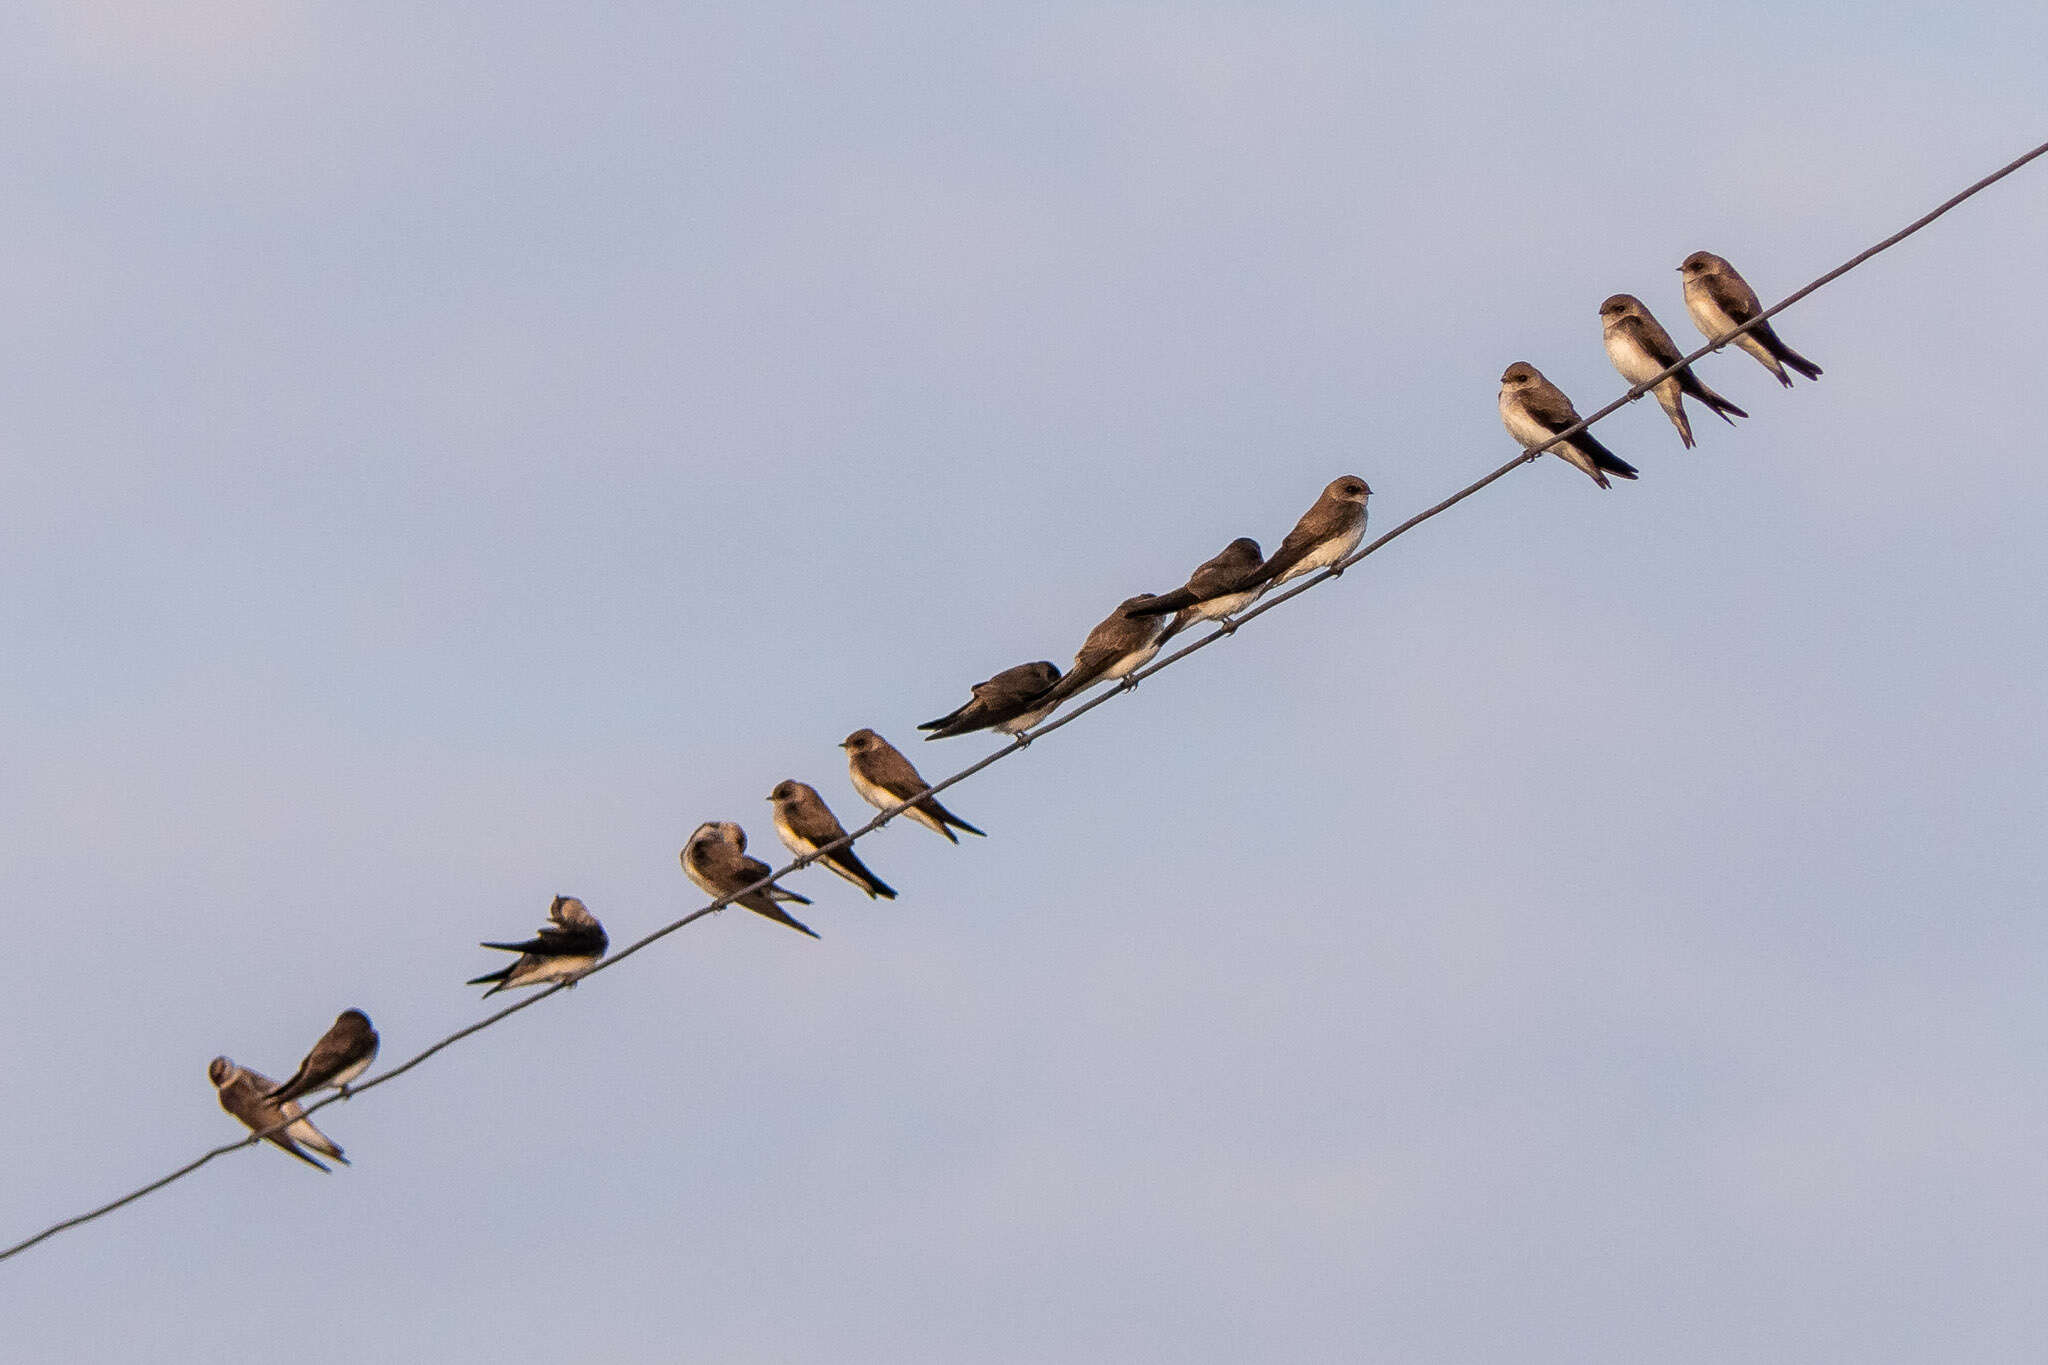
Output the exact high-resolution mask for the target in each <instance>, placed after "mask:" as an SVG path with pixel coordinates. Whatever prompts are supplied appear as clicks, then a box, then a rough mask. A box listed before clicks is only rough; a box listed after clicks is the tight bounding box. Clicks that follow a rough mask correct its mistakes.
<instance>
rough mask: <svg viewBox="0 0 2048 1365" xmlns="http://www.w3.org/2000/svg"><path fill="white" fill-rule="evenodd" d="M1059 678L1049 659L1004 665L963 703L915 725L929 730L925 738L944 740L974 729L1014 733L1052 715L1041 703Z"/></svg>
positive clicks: (976, 688)
mask: <svg viewBox="0 0 2048 1365" xmlns="http://www.w3.org/2000/svg"><path fill="white" fill-rule="evenodd" d="M1059 680H1060V671H1059V669H1058V668H1056V667H1054V665H1053V664H1052V662H1051V661H1050V660H1048V659H1040V660H1039V661H1038V662H1037V663H1030V664H1018V665H1017V666H1016V667H1015V668H1006V669H1004V670H1003V671H1002V672H1000V673H998V674H996V675H995V676H994V677H993V678H990V679H988V680H987V681H986V682H978V683H976V684H975V685H974V686H973V688H972V689H970V690H971V692H972V693H973V695H972V696H971V697H970V698H969V700H968V702H967V704H966V705H965V706H962V707H961V708H960V709H959V710H957V711H954V712H953V713H952V714H950V715H944V716H940V717H939V718H938V719H937V720H928V721H926V722H924V724H922V725H920V726H918V727H917V728H918V729H920V730H929V731H931V733H930V734H928V735H926V736H925V738H926V739H947V738H950V737H951V736H953V735H964V734H968V733H970V732H971V731H974V730H998V731H1001V732H1002V733H1003V734H1006V735H1014V734H1016V733H1017V732H1018V731H1019V730H1028V729H1030V728H1031V727H1032V726H1034V725H1036V724H1038V722H1040V721H1041V720H1044V719H1045V718H1046V717H1047V716H1048V715H1050V714H1052V707H1051V706H1049V705H1042V704H1041V703H1043V701H1044V699H1045V695H1046V693H1048V692H1050V691H1051V690H1052V689H1053V686H1054V685H1055V684H1057V683H1058V682H1059Z"/></svg>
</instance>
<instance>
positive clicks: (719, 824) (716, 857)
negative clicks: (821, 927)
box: [682, 820, 818, 938]
mask: <svg viewBox="0 0 2048 1365" xmlns="http://www.w3.org/2000/svg"><path fill="white" fill-rule="evenodd" d="M746 855H747V834H746V831H745V830H743V829H741V828H740V827H739V826H738V825H737V824H735V823H733V822H732V821H730V820H707V821H705V822H704V823H703V824H701V825H699V826H697V828H696V829H695V830H694V831H692V832H691V834H690V839H689V842H688V843H686V844H684V845H683V853H682V859H683V871H684V873H685V874H687V875H688V876H689V878H690V880H691V881H693V882H695V883H697V886H698V889H699V890H702V891H703V892H704V893H705V894H707V895H710V896H713V897H716V898H720V899H723V898H724V897H726V896H733V893H734V892H736V891H738V890H739V889H740V888H741V887H744V886H752V885H753V884H754V883H755V882H758V881H760V880H761V879H762V878H763V877H765V876H767V875H768V874H769V873H770V872H771V871H773V870H774V869H772V868H770V867H769V866H768V864H766V863H764V862H762V861H761V860H760V859H759V858H749V857H747V856H746ZM780 901H788V902H790V903H791V904H794V905H809V904H810V903H811V902H810V898H809V897H808V896H799V895H798V894H797V893H796V892H794V891H786V890H784V889H783V888H782V887H779V886H777V885H775V884H774V883H773V882H770V883H769V884H768V885H766V886H759V887H755V888H754V889H753V890H752V891H748V892H746V893H745V894H744V895H738V896H733V899H732V902H731V903H732V904H734V905H743V906H745V907H746V908H747V909H749V910H751V911H753V912H754V913H755V914H757V915H760V916H763V917H764V918H767V919H772V920H774V921H775V922H776V923H777V924H786V925H788V926H789V927H790V928H792V929H794V930H796V931H797V932H798V933H800V934H810V936H811V937H812V938H816V937H817V936H818V935H817V934H816V933H815V932H813V931H812V930H811V928H810V927H809V926H808V925H806V924H804V923H802V922H801V921H799V920H796V919H793V918H791V916H790V915H789V913H788V912H787V911H785V910H784V909H783V908H782V906H781V905H779V904H778V903H777V902H780Z"/></svg>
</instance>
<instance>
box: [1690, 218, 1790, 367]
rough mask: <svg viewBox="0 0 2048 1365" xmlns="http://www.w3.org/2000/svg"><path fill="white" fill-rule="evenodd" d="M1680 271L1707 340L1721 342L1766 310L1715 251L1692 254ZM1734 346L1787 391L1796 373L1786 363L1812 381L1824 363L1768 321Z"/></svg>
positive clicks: (1695, 318)
mask: <svg viewBox="0 0 2048 1365" xmlns="http://www.w3.org/2000/svg"><path fill="white" fill-rule="evenodd" d="M1678 271H1679V273H1680V274H1681V275H1683V276H1685V282H1684V283H1685V311H1686V312H1688V313H1690V314H1692V325H1693V326H1695V327H1697V328H1699V329H1700V335H1701V336H1703V337H1705V338H1706V339H1707V340H1709V341H1719V340H1720V339H1721V338H1722V337H1724V336H1726V335H1728V333H1730V332H1732V331H1734V330H1735V329H1736V328H1737V327H1740V326H1741V325H1742V324H1743V323H1745V322H1748V321H1749V320H1750V319H1751V318H1753V317H1755V316H1756V315H1757V314H1759V313H1761V312H1763V311H1764V306H1763V304H1762V302H1761V301H1759V300H1758V298H1757V296H1756V290H1754V289H1751V288H1750V287H1749V281H1748V280H1745V279H1743V278H1742V276H1741V275H1740V274H1738V273H1737V272H1736V269H1735V267H1734V266H1732V265H1730V264H1728V262H1726V261H1724V260H1722V259H1721V258H1720V257H1719V256H1716V255H1715V254H1714V253H1713V252H1711V251H1695V252H1693V253H1692V255H1690V256H1688V257H1686V258H1685V264H1684V265H1681V266H1679V267H1678ZM1735 344H1736V345H1737V346H1740V347H1741V348H1742V349H1743V350H1745V351H1748V352H1749V353H1750V354H1751V355H1753V356H1755V357H1756V361H1757V364H1759V365H1761V366H1763V367H1764V368H1765V369H1767V370H1769V371H1770V372H1771V373H1772V374H1774V375H1776V376H1778V382H1779V383H1780V384H1783V385H1784V386H1785V387H1786V388H1788V389H1789V388H1791V387H1792V376H1791V375H1788V374H1786V373H1785V367H1786V366H1787V365H1790V366H1791V367H1792V368H1793V369H1795V370H1797V371H1799V373H1801V374H1803V375H1805V376H1806V377H1807V378H1808V379H1818V378H1820V366H1818V365H1816V364H1814V363H1813V362H1812V361H1811V360H1808V359H1807V358H1806V357H1805V356H1803V355H1801V354H1799V352H1797V351H1795V350H1793V349H1792V348H1791V347H1790V346H1787V345H1786V344H1785V343H1784V342H1783V341H1781V340H1779V339H1778V334H1777V332H1776V331H1774V330H1773V329H1772V327H1771V324H1770V323H1768V322H1760V323H1758V324H1757V325H1756V326H1754V327H1752V328H1750V329H1749V330H1748V331H1747V332H1744V333H1743V334H1742V335H1741V336H1739V337H1737V338H1735Z"/></svg>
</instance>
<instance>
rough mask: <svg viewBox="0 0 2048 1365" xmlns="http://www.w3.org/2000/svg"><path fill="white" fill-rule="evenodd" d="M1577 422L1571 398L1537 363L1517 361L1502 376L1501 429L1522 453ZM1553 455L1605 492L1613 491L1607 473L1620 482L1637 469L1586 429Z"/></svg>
mask: <svg viewBox="0 0 2048 1365" xmlns="http://www.w3.org/2000/svg"><path fill="white" fill-rule="evenodd" d="M1578 420H1579V414H1578V413H1577V412H1576V411H1575V410H1574V409H1573V408H1572V400H1571V399H1569V398H1567V397H1565V396H1564V393H1563V391H1562V390H1560V389H1559V388H1558V387H1557V385H1555V384H1553V383H1551V382H1550V381H1549V380H1548V379H1545V378H1544V377H1543V372H1542V371H1541V370H1539V369H1537V368H1536V367H1535V366H1534V365H1531V364H1528V363H1527V362H1525V361H1520V360H1518V361H1516V362H1515V363H1514V364H1512V365H1510V366H1508V368H1507V371H1506V373H1504V374H1502V375H1501V377H1500V421H1501V425H1502V426H1504V427H1506V428H1507V429H1508V435H1510V436H1512V437H1514V438H1515V439H1516V440H1517V441H1519V442H1521V444H1522V447H1523V449H1525V450H1527V449H1532V448H1534V447H1536V446H1540V445H1542V444H1543V443H1544V442H1545V441H1547V440H1549V439H1550V438H1551V437H1553V436H1555V435H1557V433H1559V432H1560V431H1563V430H1564V429H1565V428H1566V427H1570V426H1575V425H1577V423H1578ZM1550 453H1551V454H1553V455H1556V456H1558V457H1559V458H1560V459H1563V460H1565V461H1566V462H1567V463H1570V464H1573V465H1576V466H1578V467H1579V468H1580V469H1582V470H1584V471H1585V472H1586V474H1587V476H1588V477H1589V478H1591V479H1592V480H1593V482H1594V483H1597V484H1599V485H1600V486H1601V487H1602V488H1611V487H1613V485H1612V484H1610V483H1608V482H1607V476H1608V475H1609V474H1612V475H1614V477H1615V478H1617V479H1633V478H1634V477H1635V476H1636V467H1635V466H1634V465H1632V464H1630V463H1629V462H1628V461H1626V460H1624V459H1622V458H1621V457H1620V456H1619V455H1617V454H1615V453H1614V452H1613V451H1611V450H1609V449H1608V448H1607V447H1606V446H1604V445H1601V444H1600V441H1599V438H1597V437H1596V436H1594V435H1593V433H1592V432H1591V431H1582V432H1580V433H1579V434H1578V435H1576V436H1574V437H1572V438H1571V439H1570V440H1569V441H1565V442H1562V443H1560V444H1558V445H1554V446H1552V447H1551V448H1550Z"/></svg>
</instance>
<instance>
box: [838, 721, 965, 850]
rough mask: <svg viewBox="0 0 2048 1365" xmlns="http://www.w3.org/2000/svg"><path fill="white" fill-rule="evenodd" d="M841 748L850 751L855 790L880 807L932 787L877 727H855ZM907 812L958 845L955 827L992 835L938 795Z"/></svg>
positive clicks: (848, 763)
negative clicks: (942, 803)
mask: <svg viewBox="0 0 2048 1365" xmlns="http://www.w3.org/2000/svg"><path fill="white" fill-rule="evenodd" d="M839 747H840V748H842V749H844V750H846V772H847V776H848V777H850V778H852V779H853V789H854V790H855V791H857V792H859V793H860V795H861V799H862V800H863V801H865V802H867V803H868V804H869V805H871V806H873V807H874V808H875V809H876V810H888V809H889V808H890V807H891V806H895V805H899V804H901V803H902V802H905V801H909V800H910V799H911V798H912V797H914V796H917V795H918V794H919V793H921V792H928V791H930V790H931V784H930V783H928V782H926V781H925V780H924V779H923V778H922V777H919V776H918V775H917V769H916V768H914V767H912V766H911V764H910V760H909V759H907V758H905V757H904V756H903V755H902V754H900V753H898V752H897V751H896V746H895V745H893V744H891V743H890V742H889V741H888V740H886V739H883V738H882V737H881V736H880V735H878V734H876V733H875V732H874V731H873V730H855V731H854V732H853V733H852V734H850V735H848V736H847V737H846V739H845V740H844V741H843V742H842V743H841V744H840V746H839ZM903 813H904V814H905V815H907V816H909V817H910V818H911V819H913V820H915V821H917V823H918V824H920V825H923V826H924V827H925V828H926V829H929V830H933V831H935V832H937V833H939V834H943V835H945V836H946V838H948V839H949V840H951V841H952V842H954V843H956V844H957V843H959V842H960V836H959V835H957V834H955V833H953V830H955V829H964V830H966V831H967V832H968V833H969V834H976V835H981V837H982V838H984V839H985V838H987V837H988V836H987V835H985V834H982V833H981V831H980V830H978V829H976V828H975V827H974V826H972V825H970V824H968V823H967V822H966V821H965V820H962V819H961V818H960V817H959V816H957V815H955V814H953V812H951V811H949V810H947V809H946V808H945V807H944V806H942V805H940V804H939V798H937V797H936V796H927V797H924V799H922V800H920V801H917V802H915V803H914V804H912V805H910V806H907V807H905V808H904V811H903ZM949 826H950V828H949Z"/></svg>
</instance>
